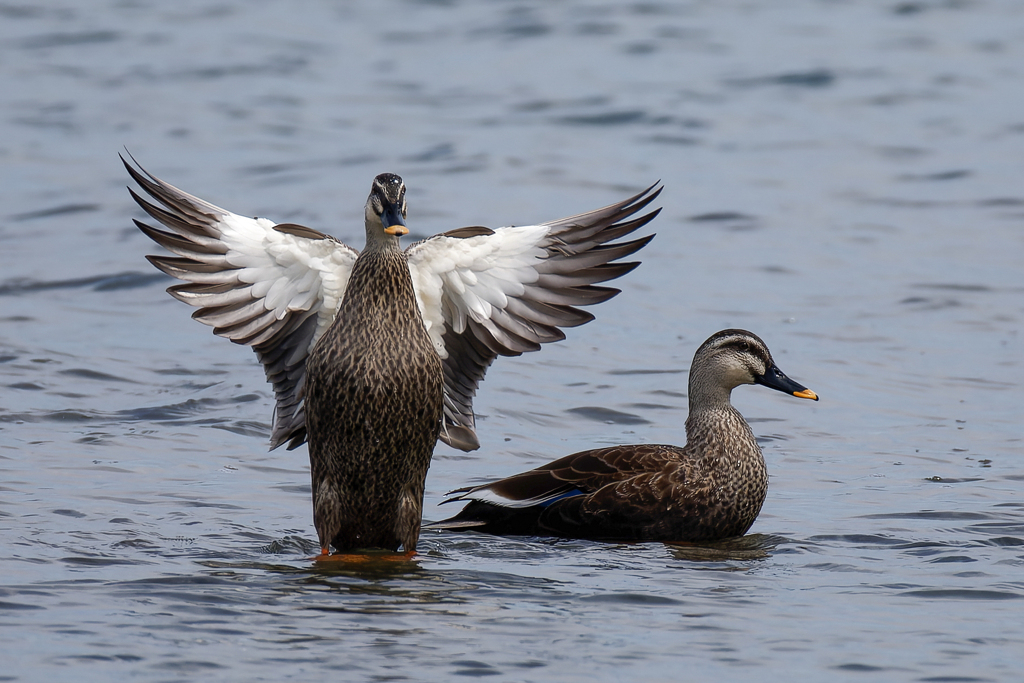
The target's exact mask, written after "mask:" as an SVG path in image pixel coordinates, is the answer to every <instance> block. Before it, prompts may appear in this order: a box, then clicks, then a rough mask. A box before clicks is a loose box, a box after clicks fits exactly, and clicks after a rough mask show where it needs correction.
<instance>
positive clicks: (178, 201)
mask: <svg viewBox="0 0 1024 683" xmlns="http://www.w3.org/2000/svg"><path fill="white" fill-rule="evenodd" d="M121 161H122V162H124V165H125V168H127V169H128V173H129V174H131V176H132V178H134V179H135V182H137V183H138V184H139V186H140V187H141V188H142V189H143V190H145V192H146V193H147V194H148V195H149V196H150V197H151V198H152V199H154V200H156V202H157V204H154V203H151V202H149V201H147V200H145V199H143V198H142V197H140V196H139V195H138V194H136V193H135V191H134V190H132V189H131V188H128V191H129V192H130V193H131V195H132V197H133V198H134V199H135V201H136V202H138V204H139V206H141V207H142V208H143V210H145V212H146V213H148V214H149V215H150V216H152V217H153V218H154V219H156V220H157V221H159V222H160V223H162V224H163V225H164V226H165V227H166V228H168V230H170V232H168V231H164V230H159V229H157V228H154V227H152V226H150V225H147V224H145V223H143V222H141V221H138V220H137V221H135V225H137V226H138V228H139V230H141V231H142V232H143V233H145V234H146V235H147V236H149V237H150V238H151V239H152V240H153V241H154V242H156V243H157V244H159V245H160V246H162V247H164V248H166V249H167V250H168V251H171V252H173V253H175V254H177V256H147V257H146V258H147V259H149V262H150V263H152V264H153V265H154V266H156V267H157V268H159V269H160V270H162V271H163V272H165V273H167V274H168V275H171V276H173V277H176V278H178V279H179V280H185V281H186V283H187V284H181V285H174V286H173V287H170V288H169V289H168V290H167V291H168V293H169V294H170V295H171V296H173V297H174V298H176V299H178V300H180V301H184V302H185V303H187V304H190V305H192V306H195V307H196V308H198V309H199V310H197V311H196V312H195V313H194V314H193V315H192V317H193V318H195V319H196V320H198V321H199V322H201V323H204V324H206V325H210V326H212V327H213V332H214V334H218V335H220V336H222V337H227V338H228V339H230V340H231V341H233V342H235V343H236V344H245V345H248V346H251V347H252V348H253V349H254V350H255V351H256V356H257V357H258V358H259V361H260V363H262V364H263V369H264V370H265V371H266V373H267V381H269V382H270V383H271V384H273V385H274V396H275V398H276V400H277V404H276V407H275V410H274V430H273V432H272V434H271V437H270V441H271V448H277V447H278V446H280V445H281V444H283V443H285V442H288V448H289V449H292V448H296V447H298V446H299V445H301V444H302V443H303V442H304V441H305V440H306V415H305V411H304V410H303V398H302V396H303V393H302V387H303V384H304V381H305V375H306V356H307V355H308V354H309V351H310V350H311V349H312V348H313V345H314V344H315V343H316V341H317V339H319V338H320V336H321V335H323V333H324V332H325V331H326V330H327V328H328V327H329V326H330V324H331V321H333V320H334V316H335V313H336V312H337V309H338V304H339V303H340V302H341V300H342V298H343V297H344V295H345V287H346V285H347V284H348V278H349V274H350V273H351V271H352V264H353V263H355V260H356V257H357V256H358V252H357V251H356V250H355V249H352V248H351V247H349V246H347V245H345V244H343V243H342V242H339V241H338V240H336V239H335V238H333V237H331V236H330V235H325V234H323V233H320V232H317V231H316V230H311V229H310V228H305V227H303V226H301V225H295V224H291V223H286V224H280V225H275V224H274V223H273V222H271V221H269V220H267V219H265V218H246V217H244V216H239V215H237V214H234V213H231V212H230V211H226V210H224V209H222V208H220V207H217V206H214V205H213V204H210V203H208V202H205V201H203V200H202V199H199V198H197V197H193V196H192V195H190V194H188V193H186V192H182V191H181V190H179V189H178V188H176V187H174V186H173V185H169V184H168V183H165V182H164V181H162V180H160V179H159V178H157V177H155V176H153V175H151V174H149V173H148V172H147V171H146V170H145V169H143V168H142V167H141V166H139V167H138V168H135V167H133V166H132V165H131V164H129V163H128V162H127V161H125V159H124V157H122V158H121ZM133 161H134V159H133ZM136 165H137V162H136Z"/></svg>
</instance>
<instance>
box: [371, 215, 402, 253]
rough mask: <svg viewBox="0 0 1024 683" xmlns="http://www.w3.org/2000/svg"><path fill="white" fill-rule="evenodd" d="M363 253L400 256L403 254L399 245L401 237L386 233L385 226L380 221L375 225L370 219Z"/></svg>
mask: <svg viewBox="0 0 1024 683" xmlns="http://www.w3.org/2000/svg"><path fill="white" fill-rule="evenodd" d="M363 253H364V254H365V253H372V254H382V253H388V254H400V253H402V248H401V246H400V245H399V237H398V235H389V234H387V233H386V232H384V226H382V225H381V224H380V222H379V221H378V222H377V223H376V224H374V223H371V222H370V219H367V221H366V247H365V248H364V249H363Z"/></svg>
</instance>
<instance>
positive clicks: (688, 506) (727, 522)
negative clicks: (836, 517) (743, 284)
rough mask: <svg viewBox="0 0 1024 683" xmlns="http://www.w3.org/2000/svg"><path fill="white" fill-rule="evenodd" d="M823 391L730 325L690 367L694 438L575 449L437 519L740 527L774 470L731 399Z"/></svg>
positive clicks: (600, 531) (708, 536) (518, 525)
mask: <svg viewBox="0 0 1024 683" xmlns="http://www.w3.org/2000/svg"><path fill="white" fill-rule="evenodd" d="M754 383H758V384H763V385H765V386H769V387H771V388H773V389H777V390H779V391H783V392H785V393H789V394H792V395H794V396H798V397H800V398H812V399H814V400H817V396H816V395H815V394H814V392H812V391H810V390H809V389H806V388H805V387H803V386H801V385H799V384H797V383H796V382H793V381H792V380H790V379H789V378H788V377H786V376H785V375H784V374H783V373H782V372H781V371H780V370H779V369H778V367H777V366H776V365H775V363H774V361H773V360H772V359H771V355H770V353H769V352H768V348H767V346H765V345H764V342H762V341H761V340H760V339H759V338H758V337H756V336H755V335H754V334H753V333H750V332H747V331H745V330H723V331H722V332H719V333H717V334H715V335H713V336H712V337H711V338H709V339H708V340H707V341H706V342H704V344H703V345H702V346H701V347H700V349H698V351H697V354H696V355H695V357H694V362H693V365H692V366H691V370H690V380H689V394H690V399H689V403H690V414H689V415H688V417H687V419H686V434H687V441H686V445H685V446H671V445H654V444H633V445H623V446H613V447H610V448H600V449H596V450H589V451H583V452H581V453H575V454H573V455H568V456H565V457H563V458H560V459H558V460H555V461H554V462H551V463H549V464H547V465H544V466H542V467H538V468H536V469H534V470H530V471H528V472H523V473H521V474H517V475H514V476H511V477H508V478H506V479H502V480H499V481H496V482H492V483H489V484H484V485H481V486H474V487H466V488H463V489H459V490H457V491H453V492H452V494H449V495H450V496H452V497H451V498H449V499H448V500H446V501H445V502H446V503H447V502H455V501H467V502H468V505H466V507H465V508H463V510H462V511H461V512H460V513H459V514H458V515H456V516H455V517H452V518H451V519H448V520H444V521H442V522H437V523H435V524H431V525H429V526H430V527H432V528H440V529H453V530H477V531H482V532H485V533H493V534H499V535H531V536H560V537H566V538H586V539H593V540H601V541H663V542H702V541H714V540H719V539H723V538H729V537H733V536H741V535H743V534H745V533H746V532H747V530H748V529H750V527H751V525H752V524H753V523H754V521H755V520H756V519H757V516H758V514H759V513H760V511H761V506H762V505H763V504H764V500H765V497H766V495H767V493H768V470H767V467H766V465H765V461H764V456H763V455H762V453H761V449H760V447H759V446H758V445H757V440H756V439H755V438H754V434H753V432H752V431H751V429H750V427H749V425H748V424H747V422H746V420H744V419H743V416H742V415H741V414H740V413H739V411H737V410H736V409H735V408H734V407H733V406H732V404H731V403H730V401H729V398H730V394H731V391H732V389H733V388H734V387H735V386H738V385H739V384H754Z"/></svg>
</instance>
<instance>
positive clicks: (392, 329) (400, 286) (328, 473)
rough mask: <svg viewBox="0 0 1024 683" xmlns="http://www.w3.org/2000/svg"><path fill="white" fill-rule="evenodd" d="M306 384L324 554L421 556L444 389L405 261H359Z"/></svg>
mask: <svg viewBox="0 0 1024 683" xmlns="http://www.w3.org/2000/svg"><path fill="white" fill-rule="evenodd" d="M306 374H307V380H306V387H305V389H306V396H305V405H306V429H307V431H308V435H307V436H308V441H309V461H310V474H311V477H312V486H313V523H314V526H315V527H316V530H317V535H318V536H319V537H320V543H321V546H323V547H324V548H327V546H328V543H330V544H331V545H333V546H334V547H335V548H340V549H349V548H368V547H373V548H386V549H389V550H397V549H398V548H399V546H402V547H404V548H405V550H407V551H414V550H415V549H416V541H417V538H418V537H419V530H420V520H421V516H422V508H423V486H424V481H425V479H426V476H427V469H428V468H429V466H430V458H431V455H432V453H433V451H434V444H435V443H436V442H437V438H438V432H439V431H440V428H441V415H442V409H443V405H444V384H443V370H442V367H441V359H440V357H439V356H438V355H437V351H435V350H434V347H433V345H432V344H431V342H430V338H429V337H428V336H427V333H426V330H425V329H424V327H423V321H422V319H421V318H420V315H419V311H418V309H417V307H416V297H415V294H414V292H413V287H412V280H411V278H410V277H409V268H408V266H407V265H406V263H405V255H404V254H402V253H401V252H399V251H397V250H395V251H391V252H383V253H363V254H362V255H360V257H359V258H358V259H357V260H356V263H355V264H354V266H353V267H352V274H351V276H350V279H349V293H348V295H347V296H346V297H345V299H344V300H343V301H342V303H341V306H340V307H339V309H338V314H337V317H336V318H335V321H334V323H333V324H332V325H331V327H330V328H329V329H328V330H327V332H326V333H325V334H324V335H323V337H321V338H320V340H319V341H318V342H317V343H316V345H315V346H314V347H313V350H312V351H311V352H310V354H309V358H308V360H307V361H306Z"/></svg>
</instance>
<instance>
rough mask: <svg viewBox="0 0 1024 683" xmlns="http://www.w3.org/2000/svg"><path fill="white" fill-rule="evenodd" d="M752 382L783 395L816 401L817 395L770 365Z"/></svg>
mask: <svg viewBox="0 0 1024 683" xmlns="http://www.w3.org/2000/svg"><path fill="white" fill-rule="evenodd" d="M754 382H755V383H756V384H760V385H762V386H766V387H768V388H769V389H775V390H776V391H781V392H782V393H784V394H792V395H793V396H796V397H797V398H809V399H811V400H813V401H817V400H818V395H817V394H816V393H814V392H813V391H811V390H810V389H808V388H807V387H805V386H803V385H801V384H797V383H796V382H794V381H793V380H791V379H790V378H788V377H786V375H785V374H784V373H783V372H782V370H779V368H778V366H777V365H771V366H770V367H769V368H768V369H767V370H765V372H764V374H763V375H761V376H760V377H755V378H754Z"/></svg>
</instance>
